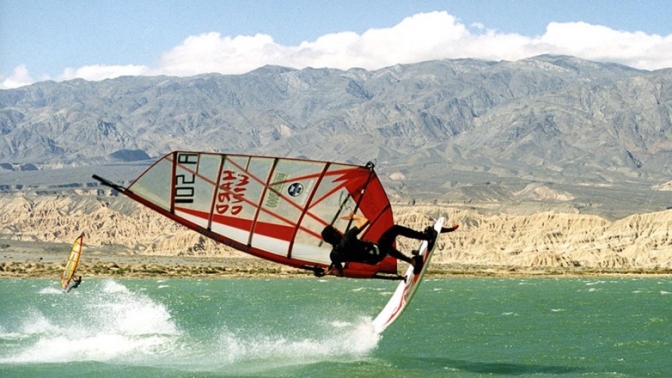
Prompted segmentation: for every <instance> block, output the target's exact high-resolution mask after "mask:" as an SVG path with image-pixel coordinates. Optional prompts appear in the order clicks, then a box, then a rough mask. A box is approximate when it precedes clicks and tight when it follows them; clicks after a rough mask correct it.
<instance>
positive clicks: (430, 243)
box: [425, 227, 438, 251]
mask: <svg viewBox="0 0 672 378" xmlns="http://www.w3.org/2000/svg"><path fill="white" fill-rule="evenodd" d="M425 235H427V250H428V251H431V250H432V249H433V248H434V242H435V241H436V237H437V236H438V234H437V233H436V230H435V229H434V227H427V228H425Z"/></svg>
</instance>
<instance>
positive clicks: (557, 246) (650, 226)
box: [0, 190, 672, 271]
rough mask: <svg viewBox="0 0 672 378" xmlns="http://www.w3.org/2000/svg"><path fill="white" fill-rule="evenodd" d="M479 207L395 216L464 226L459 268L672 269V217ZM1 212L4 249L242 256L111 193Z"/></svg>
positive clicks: (445, 249)
mask: <svg viewBox="0 0 672 378" xmlns="http://www.w3.org/2000/svg"><path fill="white" fill-rule="evenodd" d="M481 205H482V206H484V207H483V208H481V209H477V208H476V207H478V206H481ZM481 205H479V204H476V203H471V204H469V206H463V205H459V206H455V205H454V206H450V207H449V206H445V205H431V206H429V205H421V206H418V205H415V206H410V205H406V204H401V203H399V204H395V212H396V215H397V222H398V223H401V224H405V225H408V226H411V227H414V228H416V229H422V228H424V227H425V226H427V225H429V224H430V220H429V218H430V217H436V216H439V215H442V214H446V215H449V220H448V222H449V223H457V224H459V225H460V229H459V230H458V231H457V232H454V233H451V234H447V235H443V236H441V238H440V242H439V244H438V248H439V250H438V254H437V255H436V256H435V258H434V260H433V261H434V262H436V263H439V264H441V263H442V264H449V265H454V266H455V267H457V268H458V269H459V267H465V266H480V267H486V268H487V267H492V268H497V269H503V268H504V269H519V268H520V269H528V270H529V269H535V268H539V269H549V268H550V269H555V268H571V269H582V268H586V269H598V268H600V269H615V270H627V271H636V270H638V269H643V270H647V271H656V270H664V269H668V270H669V269H672V210H668V211H664V212H657V213H649V214H637V215H632V216H629V217H627V218H623V219H620V220H616V221H608V220H606V219H604V218H601V217H598V216H595V215H585V214H579V213H563V212H557V211H543V212H538V213H532V214H520V213H519V214H506V213H497V212H491V213H492V214H490V215H487V211H483V209H484V208H485V207H486V206H487V204H481ZM0 208H2V209H3V211H2V213H1V214H0V246H2V247H3V248H12V245H13V244H14V243H16V242H18V241H28V242H31V241H32V242H39V243H59V242H60V243H64V248H68V247H67V245H69V243H70V242H71V241H72V240H74V239H75V238H76V237H77V236H78V235H79V233H80V232H82V231H84V232H86V233H87V235H88V239H87V248H89V249H90V250H93V251H99V252H101V251H102V252H103V253H105V252H110V253H125V254H140V255H172V256H178V255H179V256H181V255H193V256H232V257H241V256H242V254H241V253H239V252H237V251H232V250H229V249H228V248H225V247H223V246H221V245H217V244H215V243H214V242H212V241H210V240H209V239H206V238H204V237H202V236H200V235H199V234H197V233H195V232H193V231H190V230H187V229H185V228H183V227H181V226H178V225H176V224H175V223H173V222H172V221H169V220H167V219H165V218H163V217H162V216H160V215H158V214H156V213H154V212H152V211H150V210H147V209H146V208H144V207H142V206H140V205H136V204H135V203H134V202H131V201H130V200H128V199H127V198H125V197H111V196H110V193H109V192H108V191H102V190H101V191H95V190H94V191H69V192H65V191H64V192H60V193H42V194H40V195H37V194H35V193H32V194H29V193H27V192H16V193H14V194H11V195H10V194H3V195H0ZM400 241H401V243H400V248H401V249H402V250H404V251H409V250H410V249H412V248H414V247H415V243H414V242H411V241H409V240H403V239H401V240H400ZM39 243H38V244H35V246H36V248H40V247H39V246H40V244H39Z"/></svg>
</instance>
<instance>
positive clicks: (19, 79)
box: [0, 64, 35, 89]
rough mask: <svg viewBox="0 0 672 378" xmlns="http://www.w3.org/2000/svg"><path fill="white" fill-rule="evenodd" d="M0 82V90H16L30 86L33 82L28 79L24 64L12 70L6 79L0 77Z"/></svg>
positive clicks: (28, 75)
mask: <svg viewBox="0 0 672 378" xmlns="http://www.w3.org/2000/svg"><path fill="white" fill-rule="evenodd" d="M0 80H2V82H1V83H0V89H11V88H18V87H22V86H24V85H29V84H32V83H33V82H34V81H35V80H33V78H32V77H30V74H28V68H26V65H25V64H22V65H20V66H17V67H16V68H14V72H13V73H12V76H9V77H7V78H2V77H0Z"/></svg>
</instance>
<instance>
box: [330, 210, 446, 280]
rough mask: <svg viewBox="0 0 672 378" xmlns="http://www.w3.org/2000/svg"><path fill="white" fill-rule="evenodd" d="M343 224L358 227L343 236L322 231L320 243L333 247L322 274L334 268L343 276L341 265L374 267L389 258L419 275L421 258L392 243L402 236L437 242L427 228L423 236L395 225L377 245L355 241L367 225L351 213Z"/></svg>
mask: <svg viewBox="0 0 672 378" xmlns="http://www.w3.org/2000/svg"><path fill="white" fill-rule="evenodd" d="M341 219H344V220H351V219H352V220H354V221H356V222H357V226H355V227H353V228H351V229H350V230H348V231H346V232H345V233H341V232H340V231H338V230H337V229H336V228H335V227H333V226H331V225H329V226H326V227H325V228H324V229H323V230H322V239H323V240H324V241H325V242H327V243H329V244H331V246H332V247H333V248H332V250H331V253H330V254H329V258H330V259H331V265H329V268H328V269H327V271H326V272H325V274H332V273H333V269H334V268H336V272H337V275H339V276H342V275H343V264H344V263H346V262H349V261H352V262H361V263H366V264H377V263H379V262H380V261H382V260H383V258H385V256H392V257H394V258H396V259H397V260H402V261H405V262H407V263H409V264H411V265H412V266H413V273H415V274H418V273H420V272H421V271H422V264H423V258H422V256H419V255H416V256H413V257H412V258H411V257H408V256H406V255H404V254H403V253H401V252H399V251H398V250H397V249H396V248H394V241H395V239H396V238H397V236H405V237H407V238H411V239H417V240H428V241H429V242H430V243H433V242H434V241H435V239H436V236H437V235H436V230H434V228H432V227H427V228H426V229H425V231H424V232H420V231H416V230H413V229H411V228H408V227H405V226H401V225H394V226H392V227H390V228H389V229H387V230H386V231H385V232H383V234H382V235H381V236H380V238H379V239H378V242H377V243H372V242H368V241H362V240H359V239H358V238H357V235H359V233H360V232H362V230H364V228H366V226H367V225H368V224H369V220H368V219H366V218H365V217H362V216H360V215H357V214H355V213H354V212H350V214H349V215H346V216H344V217H342V218H341ZM457 227H458V226H457V225H455V226H453V227H452V228H450V229H447V228H446V229H442V230H441V232H450V231H455V230H456V229H457Z"/></svg>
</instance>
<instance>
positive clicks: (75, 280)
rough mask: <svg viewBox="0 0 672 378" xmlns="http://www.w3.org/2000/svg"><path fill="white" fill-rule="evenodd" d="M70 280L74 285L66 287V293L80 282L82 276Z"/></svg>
mask: <svg viewBox="0 0 672 378" xmlns="http://www.w3.org/2000/svg"><path fill="white" fill-rule="evenodd" d="M72 282H74V285H72V286H70V287H69V288H68V293H69V292H70V290H72V289H76V288H78V287H79V285H80V284H81V283H82V276H78V277H75V278H73V279H72Z"/></svg>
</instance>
